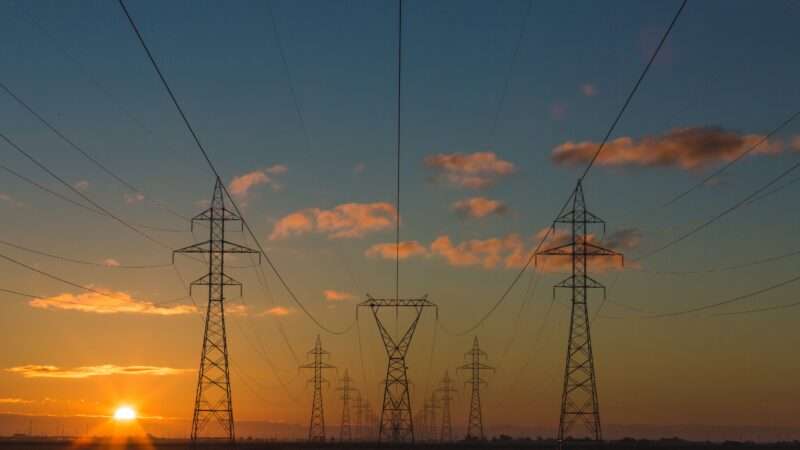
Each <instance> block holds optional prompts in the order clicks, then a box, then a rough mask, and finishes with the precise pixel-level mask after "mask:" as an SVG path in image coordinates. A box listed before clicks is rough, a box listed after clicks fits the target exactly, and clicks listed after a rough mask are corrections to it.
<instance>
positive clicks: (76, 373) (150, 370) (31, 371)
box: [6, 364, 194, 379]
mask: <svg viewBox="0 0 800 450" xmlns="http://www.w3.org/2000/svg"><path fill="white" fill-rule="evenodd" d="M6 371H7V372H11V373H16V374H19V375H22V376H23V377H25V378H73V379H81V378H90V377H102V376H110V375H137V376H145V375H146V376H167V375H181V374H184V373H188V372H194V369H175V368H172V367H159V366H117V365H114V364H103V365H99V366H81V367H73V368H61V367H58V366H51V365H44V364H27V365H24V366H17V367H10V368H8V369H6Z"/></svg>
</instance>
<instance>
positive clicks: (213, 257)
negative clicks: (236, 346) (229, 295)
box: [173, 178, 261, 442]
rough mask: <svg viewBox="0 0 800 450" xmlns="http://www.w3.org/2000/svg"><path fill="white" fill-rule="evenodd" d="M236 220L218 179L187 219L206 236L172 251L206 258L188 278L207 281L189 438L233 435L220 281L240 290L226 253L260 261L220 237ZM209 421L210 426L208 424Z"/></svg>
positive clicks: (201, 283) (197, 282) (195, 283)
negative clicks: (202, 268)
mask: <svg viewBox="0 0 800 450" xmlns="http://www.w3.org/2000/svg"><path fill="white" fill-rule="evenodd" d="M241 220H242V219H241V218H240V217H239V216H238V215H237V214H236V213H234V212H232V211H230V210H228V209H227V208H226V207H225V193H224V186H223V184H222V180H220V179H219V178H217V180H216V183H215V185H214V193H213V195H212V197H211V205H210V207H209V208H208V209H206V210H205V211H203V212H201V213H200V214H198V215H196V216H194V217H193V218H192V230H194V224H195V222H198V221H205V222H208V230H209V237H208V240H207V241H205V242H201V243H199V244H194V245H190V246H188V247H184V248H182V249H180V250H175V252H174V253H188V254H192V253H202V254H205V255H206V258H207V259H208V273H206V274H205V275H203V276H202V277H200V278H198V279H197V280H195V281H193V282H192V284H191V286H190V288H189V290H190V293H191V290H192V288H193V287H194V286H208V305H207V308H206V316H205V329H204V331H203V349H202V351H201V353H200V370H199V372H198V377H197V391H196V392H195V401H194V413H193V414H192V431H191V435H190V436H191V440H192V441H196V440H197V439H200V438H204V437H209V438H210V437H214V438H223V439H227V440H229V441H231V442H233V441H234V440H235V439H236V433H235V430H234V421H233V404H232V401H231V382H230V372H229V368H228V337H227V334H226V332H225V286H237V287H238V288H239V290H240V293H241V289H242V284H241V283H239V282H238V281H236V280H234V279H233V278H231V277H230V276H228V275H226V274H225V254H227V253H251V254H252V253H256V254H258V257H259V261H260V260H261V254H260V253H259V252H258V251H256V250H252V249H249V248H247V247H243V246H241V245H238V244H234V243H232V242H229V241H227V240H225V227H226V224H227V223H230V222H240V223H241ZM174 253H173V255H174ZM212 421H213V424H214V425H215V426H214V427H213V428H212V427H208V425H209V422H212Z"/></svg>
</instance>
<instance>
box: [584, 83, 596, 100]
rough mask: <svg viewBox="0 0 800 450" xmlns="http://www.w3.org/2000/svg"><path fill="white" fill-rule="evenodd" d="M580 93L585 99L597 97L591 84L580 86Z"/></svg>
mask: <svg viewBox="0 0 800 450" xmlns="http://www.w3.org/2000/svg"><path fill="white" fill-rule="evenodd" d="M581 93H583V95H585V96H587V97H594V96H595V95H597V88H595V86H594V85H593V84H591V83H584V84H582V85H581Z"/></svg>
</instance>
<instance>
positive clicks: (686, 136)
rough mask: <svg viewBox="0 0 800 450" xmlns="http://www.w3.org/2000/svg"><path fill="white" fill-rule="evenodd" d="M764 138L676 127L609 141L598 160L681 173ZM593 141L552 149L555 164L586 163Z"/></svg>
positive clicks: (772, 147) (767, 146)
mask: <svg viewBox="0 0 800 450" xmlns="http://www.w3.org/2000/svg"><path fill="white" fill-rule="evenodd" d="M763 137H764V136H762V135H759V134H737V133H735V132H733V131H727V130H724V129H722V128H719V127H696V128H678V129H674V130H671V131H669V132H667V133H666V134H664V135H659V136H645V137H643V138H641V139H639V141H635V140H634V139H633V138H631V137H621V138H617V139H614V140H612V141H609V142H608V143H607V144H606V145H605V147H604V149H603V152H602V153H600V156H599V157H598V158H597V161H596V164H598V165H601V166H620V167H626V166H637V167H677V168H680V169H683V170H690V169H696V168H702V167H705V166H709V165H712V164H715V163H720V162H728V161H732V160H733V159H735V158H736V157H737V156H739V154H741V153H742V152H744V151H746V150H747V149H749V148H750V147H752V146H754V145H755V144H757V143H758V142H759V141H760V140H761V139H763ZM597 146H598V144H597V143H595V142H590V141H584V142H572V141H568V142H565V143H563V144H561V145H559V146H558V147H556V148H555V149H553V153H552V159H553V161H554V162H555V163H556V164H559V165H568V166H575V165H580V164H585V163H588V162H589V161H590V160H591V159H592V157H594V155H595V153H596V152H597ZM781 150H782V145H781V144H780V142H764V143H763V144H762V145H761V146H759V147H758V148H757V149H755V150H753V152H752V153H751V154H753V155H758V154H776V153H780V152H781Z"/></svg>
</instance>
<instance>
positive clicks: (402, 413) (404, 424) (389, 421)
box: [358, 295, 438, 442]
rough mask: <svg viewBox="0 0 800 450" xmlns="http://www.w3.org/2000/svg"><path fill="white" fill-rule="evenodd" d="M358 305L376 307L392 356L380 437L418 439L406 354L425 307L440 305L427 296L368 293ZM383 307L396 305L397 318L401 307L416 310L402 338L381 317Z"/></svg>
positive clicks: (386, 345) (399, 440)
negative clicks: (374, 295) (378, 296)
mask: <svg viewBox="0 0 800 450" xmlns="http://www.w3.org/2000/svg"><path fill="white" fill-rule="evenodd" d="M358 307H359V308H361V307H369V308H370V310H371V311H372V315H373V316H374V317H375V322H376V323H377V325H378V331H379V332H380V334H381V338H382V339H383V345H384V347H385V348H386V355H387V356H388V359H389V362H388V365H387V368H386V383H385V386H384V390H383V406H382V408H381V417H380V422H379V423H380V425H379V428H378V441H391V442H414V421H413V418H412V415H411V394H410V391H409V388H408V366H407V365H406V355H407V354H408V349H409V347H410V345H411V339H412V338H413V337H414V331H415V330H416V329H417V324H418V323H419V319H420V317H421V316H422V312H423V311H424V310H425V308H430V307H432V308H436V304H434V303H432V302H431V301H429V300H428V298H427V297H423V298H412V299H402V298H393V299H375V298H372V297H370V296H369V295H368V296H367V300H366V301H364V302H361V303H359V305H358ZM383 308H392V309H394V310H395V318H397V317H399V311H400V309H401V308H402V309H410V310H411V311H412V312H413V313H414V316H413V319H412V321H411V324H409V326H408V328H406V331H405V333H403V335H402V336H400V337H399V339H397V338H396V337H395V336H393V335H392V333H391V332H390V331H389V330H388V329H386V327H385V326H384V324H383V322H382V321H381V317H380V314H379V312H380V310H381V309H383ZM437 311H438V310H437ZM437 315H438V312H437ZM396 320H397V319H396ZM398 323H399V320H398ZM398 334H399V333H398Z"/></svg>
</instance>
